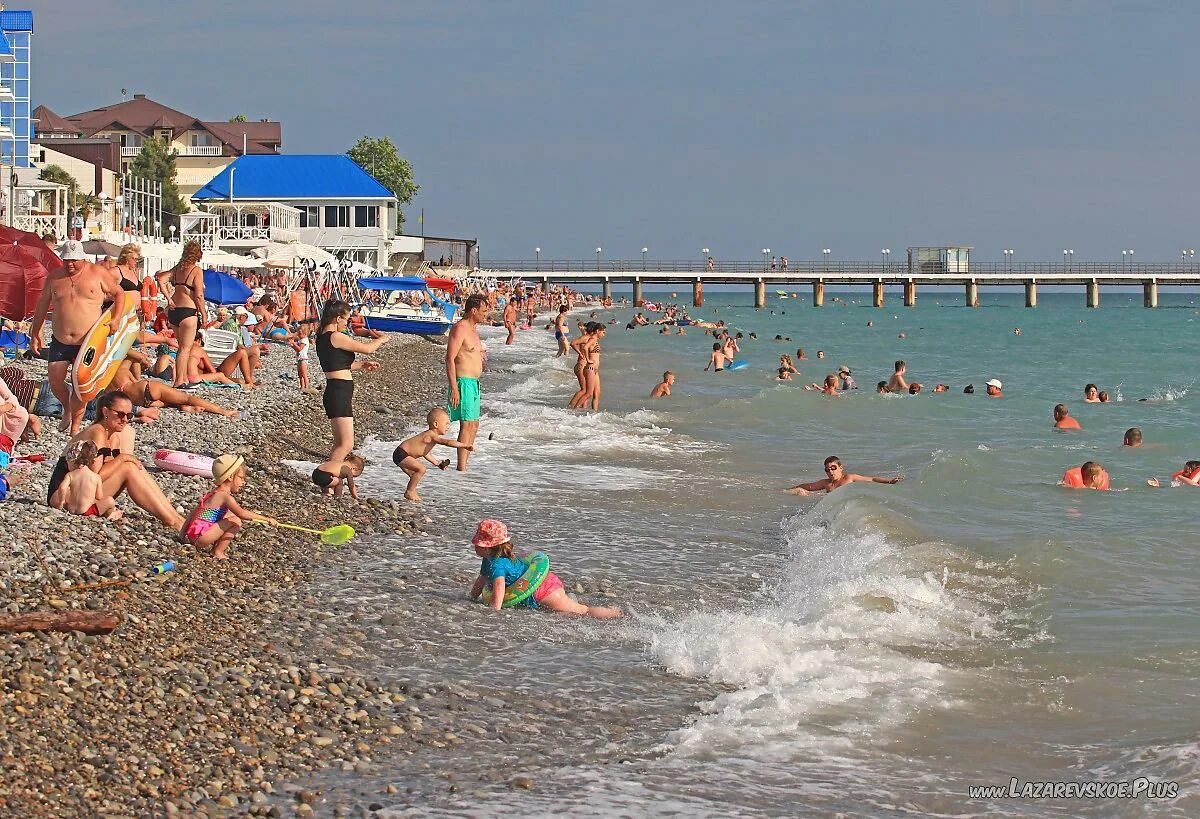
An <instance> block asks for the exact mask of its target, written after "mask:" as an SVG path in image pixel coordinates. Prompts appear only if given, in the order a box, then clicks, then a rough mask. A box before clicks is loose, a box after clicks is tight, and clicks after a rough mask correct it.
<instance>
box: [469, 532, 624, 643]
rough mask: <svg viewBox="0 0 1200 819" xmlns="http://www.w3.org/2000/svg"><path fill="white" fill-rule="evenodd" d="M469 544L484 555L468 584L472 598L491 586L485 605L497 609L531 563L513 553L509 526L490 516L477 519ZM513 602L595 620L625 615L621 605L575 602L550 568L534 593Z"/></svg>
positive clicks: (501, 605) (481, 555) (479, 553)
mask: <svg viewBox="0 0 1200 819" xmlns="http://www.w3.org/2000/svg"><path fill="white" fill-rule="evenodd" d="M471 544H472V545H473V546H474V547H475V554H477V555H479V556H480V557H481V558H483V564H482V565H481V566H480V567H479V577H477V578H475V584H474V585H473V586H471V599H472V600H475V599H476V598H478V597H479V596H480V595H481V594H483V593H484V591H485V589H487V590H490V591H491V600H490V602H489V603H488V605H490V606H491V607H492V608H493V609H494V610H496V611H499V610H500V609H501V608H502V607H503V605H504V592H505V589H506V588H507V587H509V586H513V585H515V584H518V583H520V582H522V577H523V576H524V575H525V573H526V572H527V571H528V570H529V567H530V563H529V562H528V561H525V560H522V559H521V558H519V557H516V556H515V555H514V554H513V543H512V538H511V537H509V534H508V527H507V526H505V525H504V523H503V522H502V521H499V520H495V519H493V518H488V519H487V520H482V521H480V522H479V527H478V528H477V529H476V530H475V537H473V538H471ZM516 605H523V606H528V607H529V608H534V609H538V608H547V609H550V610H551V611H557V612H561V613H562V614H575V615H579V616H586V617H594V618H596V619H597V620H611V619H613V618H614V617H621V616H622V615H624V612H623V611H621V610H620V609H616V608H604V607H601V606H585V605H583V604H582V603H577V602H575V601H574V600H572V599H571V598H570V597H569V596H568V595H567V590H566V589H565V588H564V587H563V582H562V581H561V580H559V579H558V575H556V574H555V573H554V572H551V571H547V572H546V575H545V577H544V578H543V579H542V581H541V583H540V584H538V585H537V586H536V587H535V588H534V590H533V594H531V595H529V596H528V597H526V598H525V599H524V600H523V601H521V602H520V603H518V604H516Z"/></svg>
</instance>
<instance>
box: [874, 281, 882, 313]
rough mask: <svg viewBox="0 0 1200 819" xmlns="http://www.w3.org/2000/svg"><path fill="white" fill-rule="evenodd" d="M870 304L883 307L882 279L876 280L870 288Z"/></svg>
mask: <svg viewBox="0 0 1200 819" xmlns="http://www.w3.org/2000/svg"><path fill="white" fill-rule="evenodd" d="M871 304H873V305H875V306H876V307H883V279H879V280H877V281H876V282H875V283H874V284H873V285H872V286H871Z"/></svg>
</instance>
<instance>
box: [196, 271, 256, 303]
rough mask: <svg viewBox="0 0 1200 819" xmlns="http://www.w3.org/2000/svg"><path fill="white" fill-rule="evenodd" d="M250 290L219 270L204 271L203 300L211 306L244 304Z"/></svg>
mask: <svg viewBox="0 0 1200 819" xmlns="http://www.w3.org/2000/svg"><path fill="white" fill-rule="evenodd" d="M248 298H250V288H249V287H247V286H246V285H244V284H243V283H242V282H241V281H239V280H238V279H235V278H234V277H233V276H230V275H229V274H228V273H222V272H221V271H220V270H205V271H204V300H205V301H211V302H212V303H213V304H244V303H245V301H246V299H248Z"/></svg>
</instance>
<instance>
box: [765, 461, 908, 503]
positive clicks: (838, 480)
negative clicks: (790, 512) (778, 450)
mask: <svg viewBox="0 0 1200 819" xmlns="http://www.w3.org/2000/svg"><path fill="white" fill-rule="evenodd" d="M825 475H826V477H824V478H822V479H820V480H818V481H810V482H809V483H802V484H799V485H798V486H793V487H792V488H791V489H789V490H787V491H788V492H789V493H790V494H792V495H812V494H816V493H820V492H832V491H833V490H835V489H837V488H839V487H842V486H846V485H847V484H851V483H886V484H897V483H900V481H901V479H900V478H876V477H874V476H872V475H855V474H854V473H853V472H847V471H846V468H845V467H844V466H842V459H841V458H839V457H838V456H836V455H830V456H829V457H828V458H826V459H825Z"/></svg>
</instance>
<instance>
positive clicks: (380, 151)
mask: <svg viewBox="0 0 1200 819" xmlns="http://www.w3.org/2000/svg"><path fill="white" fill-rule="evenodd" d="M346 155H347V156H349V157H350V158H351V159H353V160H354V161H355V162H357V163H358V164H359V165H360V166H361V167H362V169H363V170H365V171H366V172H367V173H369V174H371V176H373V177H375V180H376V181H377V182H379V184H380V185H383V186H384V187H385V188H387V189H388V190H389V191H391V192H392V195H393V196H395V197H396V201H398V202H399V203H400V204H401V205H407V204H408V203H409V202H411V201H412V198H413V197H414V196H416V195H417V191H419V190H421V186H420V185H418V184H417V183H416V182H414V181H413V168H412V164H411V163H410V162H409V161H408V160H407V159H405V158H403V157H402V156H400V152H399V151H398V150H396V145H395V143H393V142H392V140H391V138H390V137H368V136H365V137H362V138H361V139H359V140H358V142H356V143H354V147H353V148H351V149H350V150H348V151H346ZM396 222H397V224H396V229H397V230H400V229H401V228H403V227H404V211H403V210H401V209H400V208H396Z"/></svg>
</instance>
